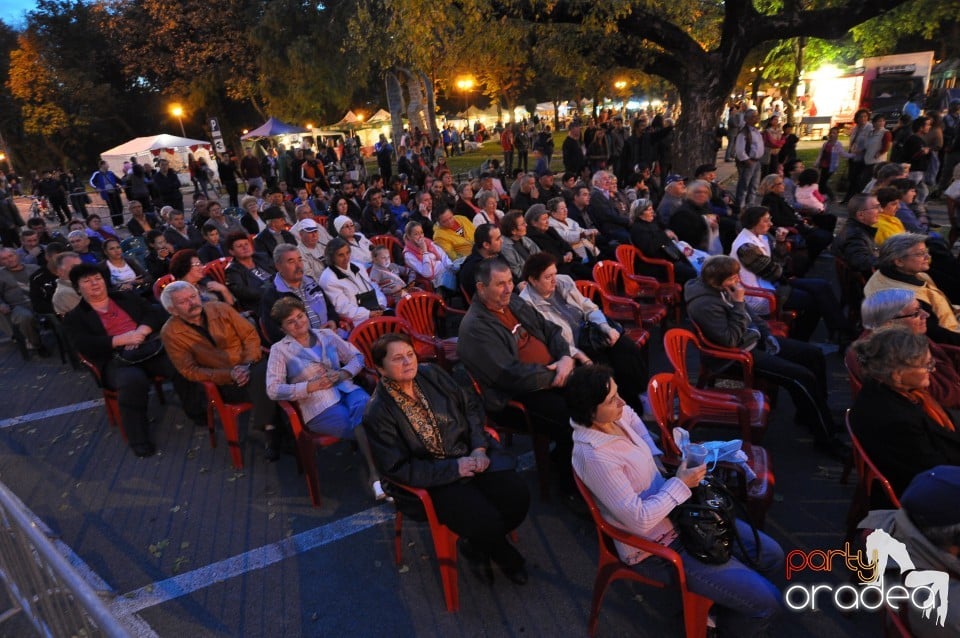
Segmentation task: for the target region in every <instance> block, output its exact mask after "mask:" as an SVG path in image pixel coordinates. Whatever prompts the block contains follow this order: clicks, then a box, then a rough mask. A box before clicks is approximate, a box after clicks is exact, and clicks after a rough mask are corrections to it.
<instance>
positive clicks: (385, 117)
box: [367, 109, 391, 124]
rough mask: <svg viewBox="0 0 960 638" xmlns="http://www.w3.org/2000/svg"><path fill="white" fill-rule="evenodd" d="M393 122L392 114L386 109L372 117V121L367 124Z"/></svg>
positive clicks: (369, 120)
mask: <svg viewBox="0 0 960 638" xmlns="http://www.w3.org/2000/svg"><path fill="white" fill-rule="evenodd" d="M390 120H391V116H390V112H389V111H386V110H384V109H380V110H379V111H377V112H376V113H374V114H373V115H371V116H370V119H368V120H367V123H368V124H369V123H372V122H389V121H390Z"/></svg>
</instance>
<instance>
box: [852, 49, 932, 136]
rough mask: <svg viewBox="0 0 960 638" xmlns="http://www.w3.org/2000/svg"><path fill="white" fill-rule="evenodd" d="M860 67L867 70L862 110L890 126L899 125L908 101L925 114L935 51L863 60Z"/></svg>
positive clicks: (862, 92) (860, 61)
mask: <svg viewBox="0 0 960 638" xmlns="http://www.w3.org/2000/svg"><path fill="white" fill-rule="evenodd" d="M857 67H858V68H862V69H863V75H862V80H861V84H860V108H863V109H867V110H868V111H870V113H871V114H872V115H883V116H885V117H886V120H887V126H893V125H894V124H896V122H897V119H899V117H900V114H901V112H902V110H903V107H904V105H905V104H906V103H907V101H912V102H914V103H915V104H916V105H917V106H918V107H919V108H920V109H921V110H923V102H924V99H925V97H926V94H927V87H929V85H930V71H931V70H932V69H933V51H919V52H917V53H901V54H897V55H881V56H877V57H871V58H863V59H862V60H857Z"/></svg>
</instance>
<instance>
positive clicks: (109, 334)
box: [63, 264, 206, 456]
mask: <svg viewBox="0 0 960 638" xmlns="http://www.w3.org/2000/svg"><path fill="white" fill-rule="evenodd" d="M70 282H71V283H72V284H73V287H74V288H75V289H76V290H77V291H78V292H79V293H80V296H81V297H82V300H81V301H80V304H79V305H78V306H77V307H76V308H74V309H73V310H71V311H70V312H68V313H67V315H66V316H65V317H64V318H63V327H64V329H65V330H66V333H67V336H68V337H69V339H70V342H71V343H72V344H73V345H74V347H76V349H77V352H79V353H80V354H81V355H83V356H84V358H86V359H88V360H89V361H90V362H91V363H93V365H94V366H96V368H97V370H98V371H99V373H100V378H101V379H102V380H103V384H104V385H105V386H106V387H108V388H112V389H114V390H116V391H117V393H118V402H119V404H120V422H121V427H122V428H123V431H124V433H125V434H126V435H127V440H128V441H129V443H130V448H131V449H132V450H133V453H134V454H136V455H137V456H152V455H153V454H154V453H155V452H156V448H155V447H154V445H153V443H151V442H150V435H149V425H148V420H147V395H148V393H149V390H150V386H151V385H153V379H154V377H157V376H162V377H166V378H167V379H170V380H171V381H173V387H174V389H175V390H176V391H177V394H178V395H179V396H180V402H181V404H182V405H183V406H184V410H185V411H186V412H187V415H188V416H189V417H190V418H191V419H193V421H194V422H196V423H204V424H205V423H206V413H205V410H204V409H203V403H202V401H201V400H200V395H199V392H198V390H197V389H196V387H195V386H193V385H192V384H191V383H190V382H188V381H187V380H186V379H184V378H183V377H182V376H180V374H178V373H177V371H176V369H175V368H174V367H173V364H172V363H170V359H168V358H167V355H166V353H165V352H164V351H163V348H162V347H161V344H160V343H159V340H158V339H157V336H158V332H159V330H160V328H161V327H162V326H163V323H164V321H166V319H167V313H166V312H164V310H163V308H161V307H160V306H158V305H156V304H151V303H148V302H147V301H146V300H145V299H143V297H140V296H139V295H135V294H133V293H126V292H107V282H106V280H104V278H103V273H102V271H101V270H100V268H99V267H98V266H95V265H91V264H79V265H77V266H74V268H73V269H72V270H71V271H70ZM131 326H133V327H131ZM117 352H120V353H122V356H125V357H126V358H127V360H128V361H135V360H138V359H140V361H139V363H124V362H123V361H120V360H119V359H118V358H117V356H115V353H117ZM151 352H155V354H153V355H152V356H150V353H151Z"/></svg>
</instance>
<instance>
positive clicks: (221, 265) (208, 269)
mask: <svg viewBox="0 0 960 638" xmlns="http://www.w3.org/2000/svg"><path fill="white" fill-rule="evenodd" d="M230 260H231V258H230V257H221V258H220V259H214V260H213V261H209V262H207V263H206V265H205V266H204V267H203V274H204V276H206V277H210V278H211V279H213V280H214V281H217V282H219V283H221V284H223V285H224V286H226V285H227V273H226V268H227V264H229V263H230Z"/></svg>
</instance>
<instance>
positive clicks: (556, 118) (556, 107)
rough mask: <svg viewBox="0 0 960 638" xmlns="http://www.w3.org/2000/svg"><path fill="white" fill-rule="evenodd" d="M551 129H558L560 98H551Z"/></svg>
mask: <svg viewBox="0 0 960 638" xmlns="http://www.w3.org/2000/svg"><path fill="white" fill-rule="evenodd" d="M553 130H554V131H559V130H560V98H553Z"/></svg>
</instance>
